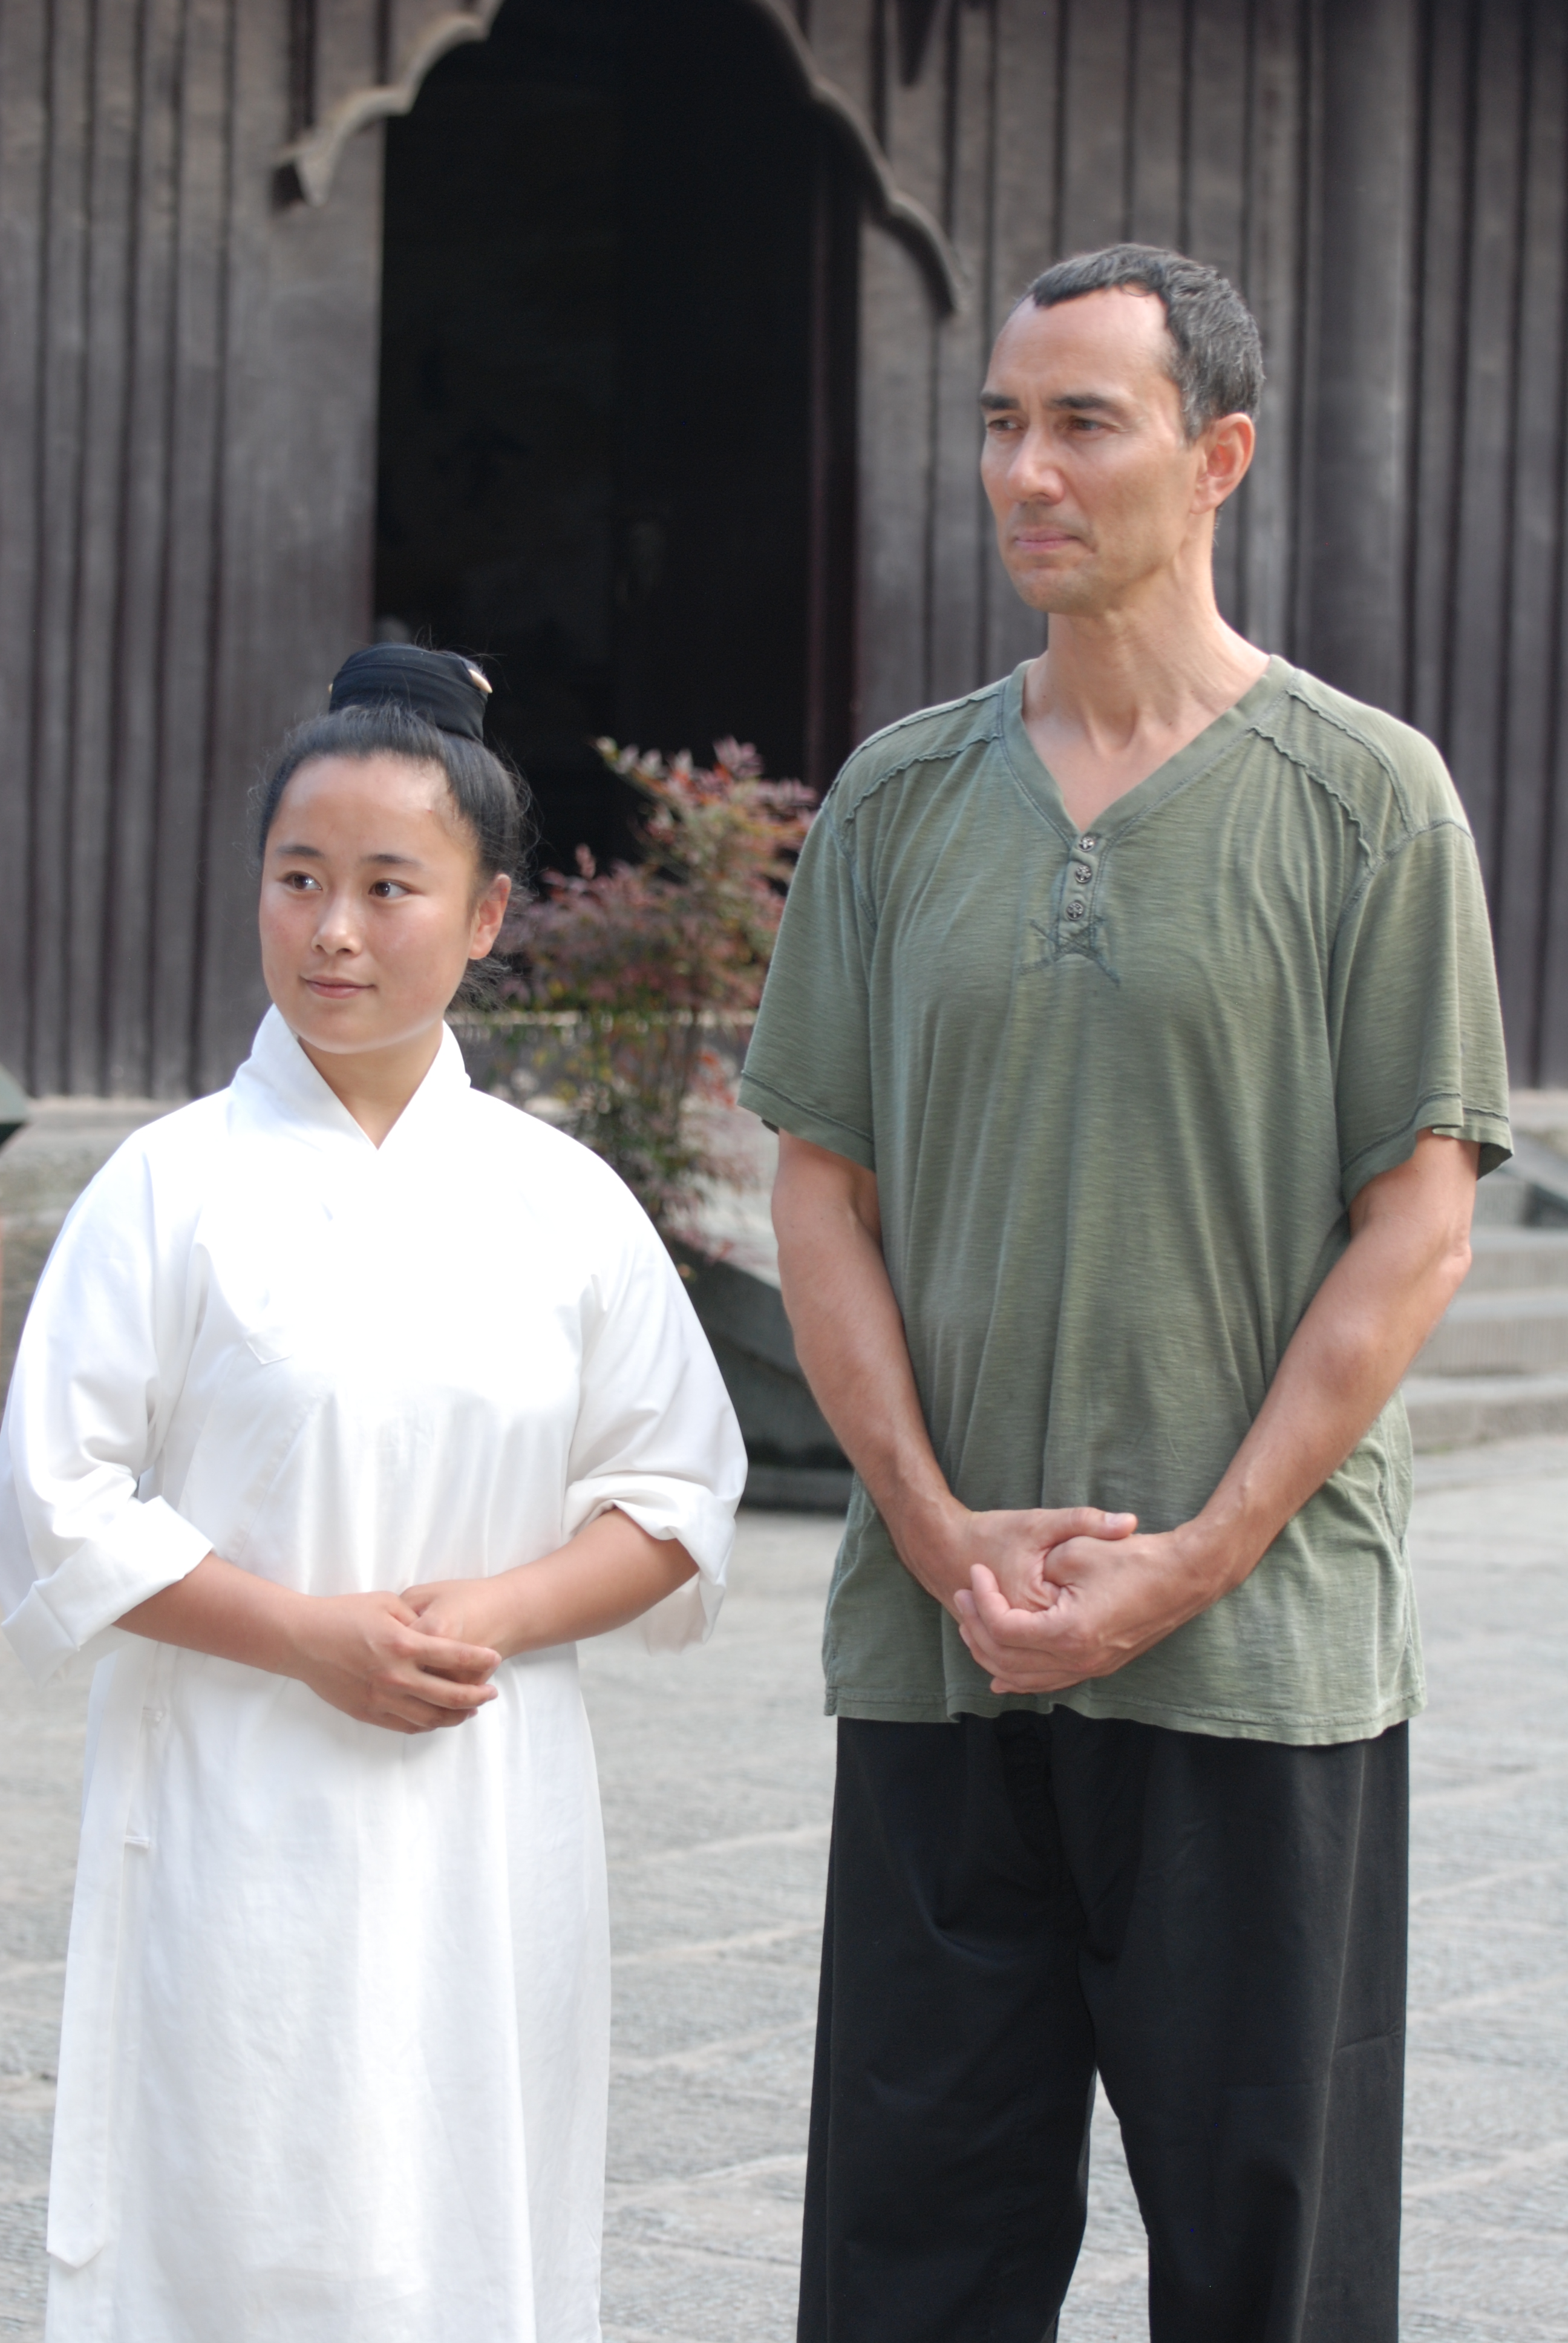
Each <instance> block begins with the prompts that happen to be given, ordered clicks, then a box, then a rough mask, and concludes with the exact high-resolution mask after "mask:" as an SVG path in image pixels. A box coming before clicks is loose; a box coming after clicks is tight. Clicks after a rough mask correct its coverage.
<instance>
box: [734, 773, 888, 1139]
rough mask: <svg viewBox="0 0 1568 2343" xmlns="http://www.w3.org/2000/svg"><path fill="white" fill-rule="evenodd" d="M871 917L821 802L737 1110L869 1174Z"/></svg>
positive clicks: (787, 909)
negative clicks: (742, 1109) (740, 1108)
mask: <svg viewBox="0 0 1568 2343" xmlns="http://www.w3.org/2000/svg"><path fill="white" fill-rule="evenodd" d="M875 939H876V919H875V914H874V912H873V910H872V908H871V905H870V903H869V901H868V900H867V898H866V896H865V894H864V891H863V890H862V889H861V887H860V886H859V882H858V880H857V878H856V874H855V870H854V866H853V863H852V861H851V859H850V856H849V852H848V850H847V849H846V846H845V843H844V840H843V838H842V836H841V834H840V831H839V824H838V822H837V820H836V819H835V809H834V805H833V800H832V799H831V798H829V800H828V803H827V805H826V806H824V808H823V809H822V811H821V812H820V813H819V815H818V817H817V820H815V821H814V822H813V823H812V825H811V829H810V831H809V835H808V837H807V840H806V843H805V846H804V848H803V849H802V850H801V855H800V860H799V865H798V866H797V869H796V872H795V877H794V880H793V881H792V882H791V885H790V889H789V900H788V901H787V902H786V904H785V906H784V918H783V921H782V924H781V925H780V927H779V937H778V941H777V943H776V944H775V947H774V951H773V961H772V965H771V967H770V968H769V972H768V982H767V985H766V988H765V989H764V991H763V995H762V1006H761V1008H760V1009H759V1011H758V1012H757V1024H756V1028H755V1031H753V1034H752V1037H751V1045H750V1047H749V1050H748V1051H747V1053H746V1069H745V1071H744V1073H743V1074H742V1075H741V1078H740V1090H739V1098H740V1103H741V1105H742V1106H744V1107H749V1109H750V1110H751V1111H752V1113H753V1114H758V1115H760V1116H761V1117H762V1120H763V1121H765V1122H769V1123H772V1124H774V1125H775V1126H776V1127H777V1128H778V1129H779V1130H781V1131H791V1132H793V1133H794V1135H795V1137H796V1138H798V1139H809V1140H810V1141H813V1142H814V1143H815V1144H816V1145H817V1146H819V1147H826V1148H829V1149H830V1150H831V1151H832V1152H833V1153H834V1154H835V1155H844V1156H847V1157H848V1158H849V1161H851V1162H852V1163H859V1164H861V1165H863V1166H864V1168H865V1169H866V1170H867V1171H868V1172H870V1171H874V1170H875V1169H876V1160H877V1158H876V1139H875V1132H874V1129H873V1118H872V1111H871V1048H870V998H869V995H870V986H869V967H870V957H871V950H872V946H873V944H874V942H875Z"/></svg>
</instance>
